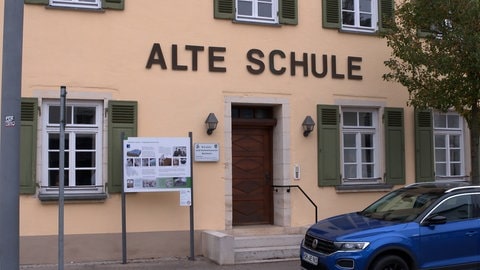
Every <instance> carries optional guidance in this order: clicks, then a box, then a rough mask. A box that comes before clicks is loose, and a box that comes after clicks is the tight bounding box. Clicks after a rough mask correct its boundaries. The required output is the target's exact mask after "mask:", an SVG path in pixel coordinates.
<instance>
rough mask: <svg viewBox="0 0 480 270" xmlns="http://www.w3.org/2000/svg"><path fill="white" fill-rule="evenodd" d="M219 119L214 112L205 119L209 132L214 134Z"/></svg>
mask: <svg viewBox="0 0 480 270" xmlns="http://www.w3.org/2000/svg"><path fill="white" fill-rule="evenodd" d="M217 124H218V120H217V117H215V114H214V113H210V114H209V115H208V117H207V120H205V125H206V126H207V134H208V135H212V133H213V131H214V130H215V129H216V128H217Z"/></svg>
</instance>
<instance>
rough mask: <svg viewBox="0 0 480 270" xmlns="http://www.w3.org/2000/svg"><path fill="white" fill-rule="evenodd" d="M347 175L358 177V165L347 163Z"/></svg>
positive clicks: (347, 176) (348, 176)
mask: <svg viewBox="0 0 480 270" xmlns="http://www.w3.org/2000/svg"><path fill="white" fill-rule="evenodd" d="M345 177H346V178H357V165H355V164H345Z"/></svg>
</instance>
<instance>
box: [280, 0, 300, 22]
mask: <svg viewBox="0 0 480 270" xmlns="http://www.w3.org/2000/svg"><path fill="white" fill-rule="evenodd" d="M297 6H298V4H297V0H280V12H279V21H280V23H281V24H293V25H297V24H298V11H297Z"/></svg>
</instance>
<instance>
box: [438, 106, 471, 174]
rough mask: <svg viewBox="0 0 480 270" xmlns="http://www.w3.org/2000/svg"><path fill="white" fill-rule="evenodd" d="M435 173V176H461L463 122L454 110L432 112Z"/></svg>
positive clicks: (462, 169) (462, 165) (462, 163)
mask: <svg viewBox="0 0 480 270" xmlns="http://www.w3.org/2000/svg"><path fill="white" fill-rule="evenodd" d="M433 120H434V121H433V123H434V148H435V152H434V155H435V175H436V176H437V177H449V176H462V175H463V174H464V173H463V171H464V168H463V167H464V161H463V155H464V154H463V152H464V149H463V148H464V147H463V145H464V144H463V122H462V118H461V117H460V115H459V114H457V113H455V112H448V113H440V112H435V113H434V114H433Z"/></svg>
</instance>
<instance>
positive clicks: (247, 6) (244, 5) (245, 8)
mask: <svg viewBox="0 0 480 270" xmlns="http://www.w3.org/2000/svg"><path fill="white" fill-rule="evenodd" d="M237 8H238V14H239V15H247V16H253V3H252V2H250V1H241V0H239V1H238V7H237Z"/></svg>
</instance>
